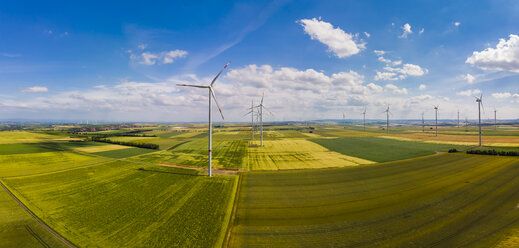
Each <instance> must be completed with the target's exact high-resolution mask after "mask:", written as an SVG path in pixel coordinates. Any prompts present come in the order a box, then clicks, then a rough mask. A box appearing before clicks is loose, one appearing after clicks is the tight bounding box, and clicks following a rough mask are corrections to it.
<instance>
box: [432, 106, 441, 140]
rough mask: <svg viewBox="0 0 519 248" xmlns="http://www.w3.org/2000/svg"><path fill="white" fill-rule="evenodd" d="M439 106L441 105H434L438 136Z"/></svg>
mask: <svg viewBox="0 0 519 248" xmlns="http://www.w3.org/2000/svg"><path fill="white" fill-rule="evenodd" d="M438 106H440V105H436V106H434V105H433V107H434V110H435V111H436V124H435V125H436V136H438Z"/></svg>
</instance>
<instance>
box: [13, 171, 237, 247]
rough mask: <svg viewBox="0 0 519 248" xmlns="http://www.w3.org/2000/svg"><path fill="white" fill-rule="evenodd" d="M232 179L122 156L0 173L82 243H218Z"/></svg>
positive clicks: (20, 194) (58, 228)
mask: <svg viewBox="0 0 519 248" xmlns="http://www.w3.org/2000/svg"><path fill="white" fill-rule="evenodd" d="M236 181H237V180H236V177H235V176H216V177H213V178H208V177H204V176H199V175H198V174H197V172H196V171H192V170H184V169H176V168H167V167H159V166H144V167H143V166H142V165H140V164H133V163H129V162H123V161H116V162H110V163H106V164H101V165H96V166H90V167H85V168H79V169H74V170H67V171H63V172H57V173H50V174H44V175H37V176H26V177H20V178H8V179H3V182H4V183H5V184H6V185H7V186H9V187H10V188H11V190H12V191H13V193H15V194H16V195H17V197H19V198H20V199H21V200H22V201H23V202H24V203H25V205H27V206H28V207H29V208H30V209H31V210H32V211H33V212H34V213H35V214H36V215H38V216H39V217H40V218H41V219H42V220H43V221H45V222H46V223H47V224H48V225H49V226H51V227H52V228H53V229H54V230H55V231H57V232H58V233H60V234H61V235H62V236H64V237H65V238H67V239H68V240H70V241H71V242H72V243H74V244H75V245H78V246H80V247H156V246H160V247H178V246H192V247H193V246H196V247H210V246H218V244H219V243H221V242H222V241H223V235H224V232H225V228H226V223H228V218H229V216H230V209H231V206H232V205H231V203H232V202H233V200H232V199H233V197H234V190H235V184H236ZM207 234H211V235H207Z"/></svg>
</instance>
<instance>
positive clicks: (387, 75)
mask: <svg viewBox="0 0 519 248" xmlns="http://www.w3.org/2000/svg"><path fill="white" fill-rule="evenodd" d="M374 79H375V81H379V80H384V81H385V80H398V78H396V73H394V72H379V71H377V75H375V78H374Z"/></svg>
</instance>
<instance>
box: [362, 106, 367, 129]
mask: <svg viewBox="0 0 519 248" xmlns="http://www.w3.org/2000/svg"><path fill="white" fill-rule="evenodd" d="M362 115H363V116H364V132H366V107H364V112H362Z"/></svg>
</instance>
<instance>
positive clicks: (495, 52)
mask: <svg viewBox="0 0 519 248" xmlns="http://www.w3.org/2000/svg"><path fill="white" fill-rule="evenodd" d="M465 63H468V64H471V65H474V66H476V67H478V68H481V69H483V70H496V71H511V72H519V36H517V35H515V34H511V35H510V38H509V39H508V40H505V39H499V43H498V44H497V45H496V48H491V47H489V48H487V49H485V50H483V51H480V52H477V51H475V52H473V53H472V56H470V57H468V58H467V60H466V61H465Z"/></svg>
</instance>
